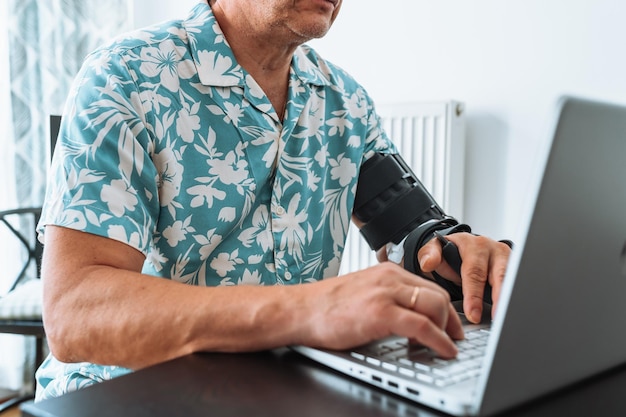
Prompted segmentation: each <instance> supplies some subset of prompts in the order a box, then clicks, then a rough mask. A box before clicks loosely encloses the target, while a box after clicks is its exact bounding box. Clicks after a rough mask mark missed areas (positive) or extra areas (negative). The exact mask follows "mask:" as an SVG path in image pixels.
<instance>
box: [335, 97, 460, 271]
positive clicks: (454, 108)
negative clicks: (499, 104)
mask: <svg viewBox="0 0 626 417" xmlns="http://www.w3.org/2000/svg"><path fill="white" fill-rule="evenodd" d="M378 113H379V114H380V115H381V117H382V118H383V125H384V127H385V130H386V132H387V134H388V135H389V137H390V138H391V140H392V141H393V142H394V144H395V145H396V147H397V148H398V151H399V152H400V154H401V155H402V157H403V158H404V160H405V161H406V162H407V164H408V165H409V166H410V167H411V169H412V170H413V172H415V174H416V175H417V176H418V178H419V179H420V181H421V182H422V184H424V186H425V187H426V188H427V189H428V191H429V192H430V193H431V194H432V196H433V197H434V198H435V200H436V201H437V203H439V205H440V206H441V207H442V208H443V210H444V211H445V212H446V213H448V214H450V215H452V216H454V217H455V218H457V219H458V220H459V221H462V219H463V188H464V187H463V180H464V169H465V114H464V107H463V103H461V102H458V101H444V102H428V103H410V104H402V105H390V106H380V107H378ZM376 263H377V261H376V254H375V253H374V252H373V251H372V250H371V249H370V248H369V246H368V245H367V243H366V242H365V240H364V239H363V238H362V237H361V235H360V233H359V231H358V229H357V228H356V227H355V226H354V225H351V226H350V229H349V231H348V237H347V242H346V247H345V250H344V254H343V259H342V262H341V268H340V270H339V273H340V275H341V274H345V273H348V272H352V271H356V270H359V269H363V268H366V267H368V266H371V265H374V264H376Z"/></svg>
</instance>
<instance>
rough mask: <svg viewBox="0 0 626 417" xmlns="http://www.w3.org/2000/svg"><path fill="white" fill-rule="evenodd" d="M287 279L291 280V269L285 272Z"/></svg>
mask: <svg viewBox="0 0 626 417" xmlns="http://www.w3.org/2000/svg"><path fill="white" fill-rule="evenodd" d="M285 279H286V280H287V281H289V280H290V279H291V272H289V271H287V272H285Z"/></svg>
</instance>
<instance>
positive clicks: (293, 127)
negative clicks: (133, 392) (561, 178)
mask: <svg viewBox="0 0 626 417" xmlns="http://www.w3.org/2000/svg"><path fill="white" fill-rule="evenodd" d="M381 129H382V128H381V125H380V120H379V118H378V116H377V115H376V113H375V111H374V106H373V103H372V101H371V99H370V98H369V97H368V95H367V94H366V92H365V91H364V89H363V88H362V87H361V86H360V85H359V84H358V83H356V82H355V81H354V80H353V79H352V78H351V77H350V76H349V75H348V74H346V73H345V72H344V71H342V70H341V69H340V68H338V67H336V66H333V65H332V64H331V63H329V62H327V61H325V60H323V59H322V58H320V57H319V56H318V55H317V54H316V53H315V51H313V50H312V49H311V48H309V47H308V46H306V45H304V46H301V47H299V48H298V49H297V51H296V52H295V54H294V56H293V60H292V64H291V71H290V75H289V92H288V101H287V104H286V108H285V115H284V118H283V119H282V120H279V118H278V116H277V113H276V111H275V109H274V108H273V107H272V105H271V103H270V101H269V100H268V98H267V96H266V95H265V94H264V92H263V91H262V89H261V88H260V87H259V85H258V84H257V83H256V82H255V80H254V79H253V78H252V77H251V76H250V75H249V74H248V73H247V72H246V71H245V69H243V68H242V67H241V66H240V65H239V64H238V63H237V61H236V59H235V56H234V54H233V52H232V50H231V49H230V47H229V45H228V43H227V41H226V39H225V38H224V36H223V34H222V32H221V30H220V28H219V26H218V24H217V22H216V20H215V17H214V16H213V13H212V11H211V9H210V7H209V6H208V5H207V4H206V3H200V4H198V5H197V6H195V7H194V9H193V10H192V12H191V14H190V15H189V17H188V18H187V19H185V20H177V21H170V22H166V23H163V24H162V25H158V26H154V27H150V28H148V29H145V30H141V31H136V32H134V33H132V34H129V35H126V36H123V37H121V38H119V39H117V40H115V41H114V42H113V43H112V44H110V45H108V46H106V47H102V48H100V49H98V50H96V51H94V53H92V54H91V55H90V56H88V57H87V59H86V61H85V63H84V65H83V67H82V69H81V71H80V73H79V74H78V76H77V78H76V81H75V83H74V86H73V89H72V91H71V92H70V95H69V98H68V101H67V105H66V109H65V111H64V116H63V121H62V126H61V132H60V134H59V139H58V144H57V147H56V149H55V152H54V158H53V164H52V168H51V173H50V182H49V186H48V190H47V196H46V200H45V204H44V212H43V215H42V220H41V222H40V226H39V231H40V233H44V231H45V230H44V229H45V225H48V224H54V225H60V226H64V227H68V228H72V229H77V230H81V231H84V232H88V233H92V234H96V235H101V236H105V237H108V238H111V239H115V240H118V241H121V242H124V243H126V244H128V245H130V246H132V247H133V248H136V249H137V250H139V251H141V252H142V253H143V254H144V255H145V257H146V260H145V263H144V267H143V272H144V273H146V274H151V275H155V276H159V277H163V278H168V279H173V280H176V281H179V282H183V283H188V284H192V285H206V286H218V285H239V284H253V285H277V284H278V285H286V284H297V283H305V282H312V281H316V280H320V279H323V278H326V277H332V276H335V275H337V273H338V271H339V265H340V262H341V254H342V249H343V247H344V244H345V240H346V234H347V231H348V225H349V222H350V218H351V212H352V206H353V200H354V193H355V190H356V183H357V177H358V173H359V167H360V166H361V164H362V162H363V161H364V160H366V159H367V158H368V157H369V156H371V154H373V152H375V151H376V152H390V151H392V150H393V145H392V144H391V142H390V141H389V140H388V138H387V137H386V135H385V134H384V132H383V131H382V130H381ZM127 372H129V370H128V369H124V368H119V367H113V366H99V365H94V364H88V363H75V364H65V363H61V362H59V361H57V360H56V359H55V358H54V357H53V356H49V357H48V358H47V359H46V361H45V362H44V364H43V365H42V366H41V368H40V369H39V370H38V372H37V378H38V383H39V386H38V391H37V398H38V399H42V398H46V397H54V396H58V395H61V394H63V393H65V392H68V391H72V390H75V389H77V388H80V387H83V386H86V385H90V384H93V383H95V382H99V381H102V380H105V379H109V378H112V377H115V376H118V375H122V374H125V373H127Z"/></svg>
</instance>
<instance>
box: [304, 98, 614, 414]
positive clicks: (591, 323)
mask: <svg viewBox="0 0 626 417" xmlns="http://www.w3.org/2000/svg"><path fill="white" fill-rule="evenodd" d="M546 145H547V149H546V151H545V153H544V154H543V155H542V160H541V161H540V162H541V165H540V169H539V170H538V171H537V173H536V175H537V179H536V184H535V185H534V189H533V191H532V193H530V194H529V201H528V204H529V207H528V210H527V212H526V213H525V214H524V215H523V216H522V217H523V218H522V230H524V232H523V233H521V236H519V237H518V240H517V242H516V246H515V249H514V250H513V252H512V255H511V258H510V260H509V266H508V269H507V275H506V278H505V281H504V284H503V288H502V291H501V296H500V300H499V305H498V312H497V314H496V317H495V318H494V320H493V321H489V320H488V321H487V323H485V324H482V325H469V323H468V322H467V321H465V323H466V324H467V328H466V339H465V340H464V341H461V342H460V343H461V344H464V345H470V352H471V353H470V354H463V355H460V357H459V358H457V359H455V360H454V361H450V362H449V361H443V360H441V359H440V358H437V357H436V356H434V355H433V354H432V352H431V351H429V350H427V349H425V348H422V347H420V346H408V345H407V344H406V340H405V339H403V338H389V339H385V340H382V341H377V342H375V343H371V344H369V345H367V346H361V347H359V348H356V349H354V350H353V351H341V352H340V351H330V350H322V349H314V348H310V347H305V346H295V347H293V349H294V350H296V351H298V352H300V353H301V354H303V355H305V356H307V357H309V358H311V359H313V360H315V361H318V362H320V363H322V364H325V365H327V366H328V367H331V368H333V369H335V370H338V371H340V372H343V373H345V374H347V375H350V376H352V377H355V378H358V379H360V380H362V381H365V382H367V383H369V384H372V385H375V386H377V387H379V388H381V389H384V390H387V391H390V392H393V393H395V394H397V395H399V396H402V397H405V398H408V399H410V400H413V401H415V402H417V403H419V404H421V405H425V406H427V407H430V408H432V409H435V410H438V411H443V412H445V413H448V414H452V415H459V416H462V415H467V416H475V415H479V416H484V415H491V414H494V413H498V412H501V411H503V410H506V409H510V408H512V407H515V406H517V405H520V404H522V403H524V402H527V401H529V400H531V399H534V398H537V397H540V396H543V395H546V394H548V393H550V392H553V391H555V390H557V389H560V388H563V387H565V386H568V385H571V384H573V383H575V382H578V381H581V380H584V379H586V378H589V377H591V376H593V375H596V374H598V373H601V372H603V371H606V370H609V369H611V368H613V367H616V366H618V365H620V364H623V363H625V362H626V332H624V331H623V329H622V324H623V323H624V322H625V321H626V311H625V310H624V305H625V303H624V296H625V295H626V185H625V183H626V107H624V106H620V105H616V104H609V103H601V102H597V101H592V100H588V99H583V98H576V97H571V96H565V97H562V98H560V99H559V101H558V105H557V117H556V123H555V127H554V131H553V132H552V136H551V137H550V140H548V141H547V143H546ZM485 336H486V337H485ZM474 340H476V341H477V343H476V344H475V346H473V350H472V348H471V346H472V344H473V342H474ZM465 347H466V346H463V348H461V347H460V348H459V349H460V351H461V352H464V351H465ZM428 353H430V356H429V355H428ZM468 358H469V359H468ZM468 360H469V362H470V363H471V365H470V366H469V369H468V370H464V371H461V372H464V373H462V374H461V375H457V376H456V377H450V376H449V374H446V373H445V372H446V370H445V369H446V368H447V367H448V366H449V365H453V366H452V367H453V368H454V367H455V366H456V367H457V370H458V368H459V367H462V366H464V365H463V363H464V362H466V361H468ZM472 361H473V362H472ZM423 362H425V363H423ZM446 375H448V376H446Z"/></svg>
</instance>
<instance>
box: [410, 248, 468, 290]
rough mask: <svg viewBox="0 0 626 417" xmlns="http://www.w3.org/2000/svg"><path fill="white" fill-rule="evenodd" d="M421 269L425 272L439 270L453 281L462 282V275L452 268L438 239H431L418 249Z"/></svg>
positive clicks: (438, 271)
mask: <svg viewBox="0 0 626 417" xmlns="http://www.w3.org/2000/svg"><path fill="white" fill-rule="evenodd" d="M417 256H418V260H419V263H420V269H421V270H422V271H423V272H425V273H430V272H433V271H437V273H439V274H440V275H442V276H444V277H446V279H449V280H450V281H452V282H455V283H457V284H461V277H460V276H459V275H458V274H457V273H456V272H455V271H454V269H452V267H451V266H450V265H448V263H447V262H445V258H444V257H443V253H442V249H441V244H440V243H439V242H438V241H437V240H436V239H431V240H430V241H429V242H428V243H427V244H426V245H424V246H422V248H421V249H420V250H419V251H418V255H417Z"/></svg>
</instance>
